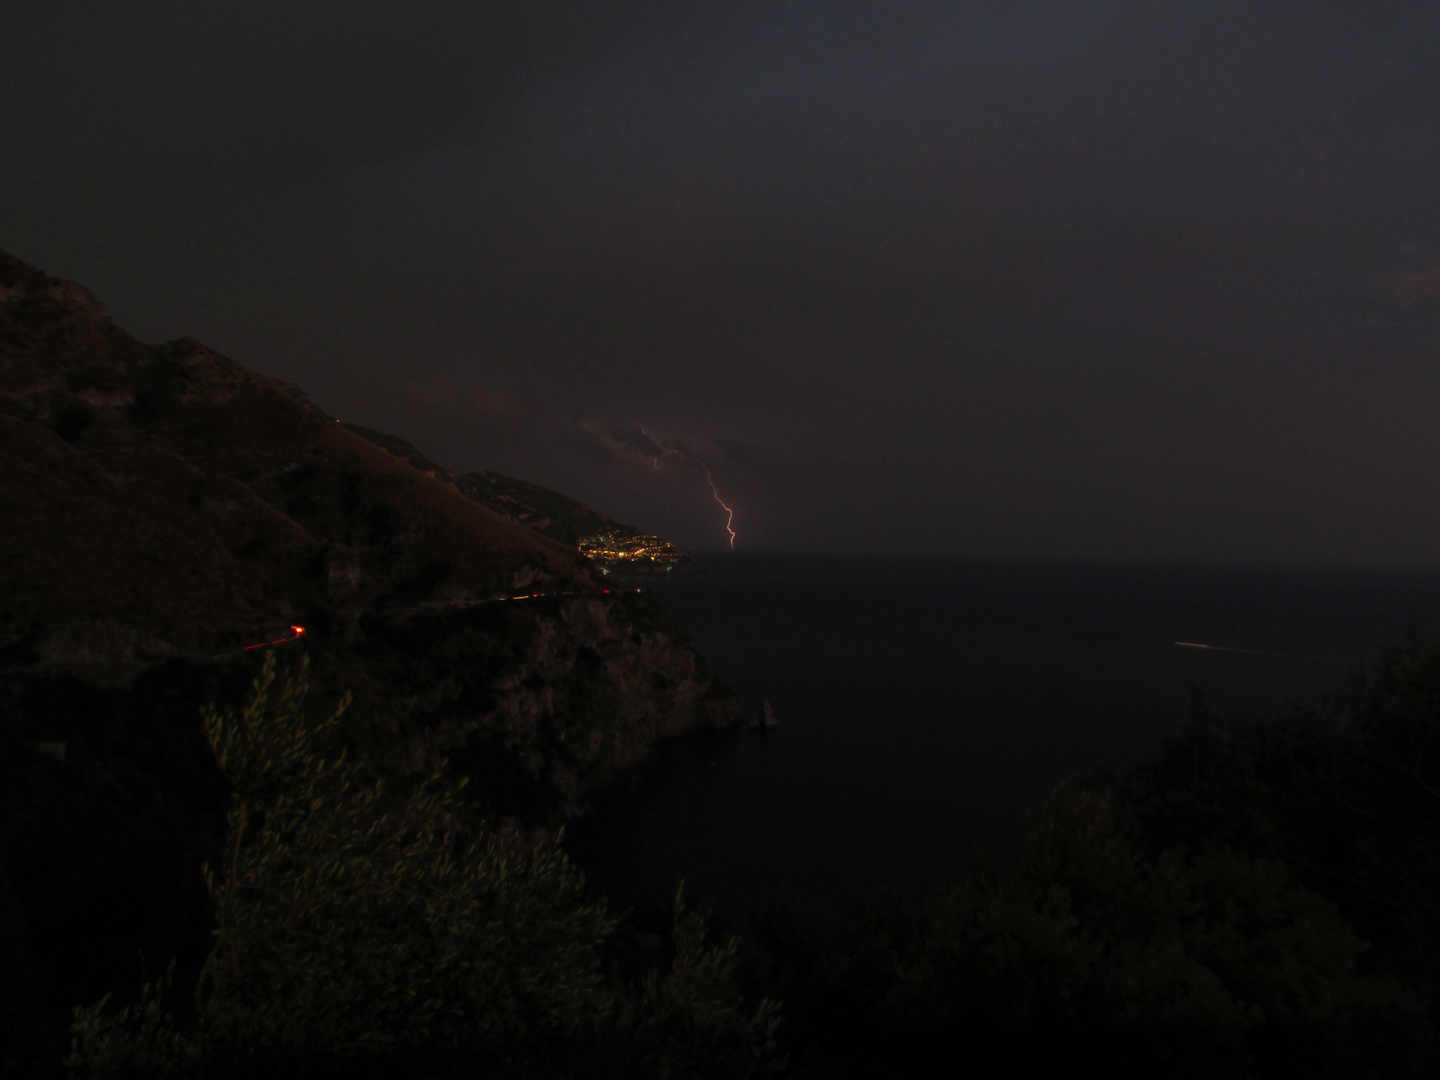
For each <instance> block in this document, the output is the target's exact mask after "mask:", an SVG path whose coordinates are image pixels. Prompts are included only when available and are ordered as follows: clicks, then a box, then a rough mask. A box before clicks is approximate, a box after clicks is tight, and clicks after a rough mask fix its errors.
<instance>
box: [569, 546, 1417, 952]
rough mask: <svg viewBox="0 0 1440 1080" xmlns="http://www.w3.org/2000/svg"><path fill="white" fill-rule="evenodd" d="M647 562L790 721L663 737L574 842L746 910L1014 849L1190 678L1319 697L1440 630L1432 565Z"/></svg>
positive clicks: (1283, 699)
mask: <svg viewBox="0 0 1440 1080" xmlns="http://www.w3.org/2000/svg"><path fill="white" fill-rule="evenodd" d="M637 584H643V585H644V586H646V587H648V588H651V589H653V590H654V591H655V592H656V593H657V594H659V595H660V596H661V598H662V599H663V601H664V603H665V605H666V607H667V608H668V609H669V611H670V613H671V615H672V616H673V618H674V619H675V621H676V622H677V623H678V624H679V625H680V626H681V627H682V628H683V629H684V630H685V631H686V632H687V633H688V634H689V635H690V637H691V639H692V640H693V641H694V642H695V645H696V646H697V647H698V648H699V650H700V652H701V653H702V655H704V656H705V657H706V659H708V660H709V661H710V663H711V664H712V665H713V666H714V667H715V668H716V670H717V671H719V673H720V674H721V676H722V677H723V678H724V679H725V680H726V681H727V682H728V683H729V684H730V685H731V686H733V687H734V688H735V690H736V691H737V693H738V694H739V695H740V699H741V702H742V704H743V706H744V709H745V711H746V714H747V716H748V715H749V714H751V713H753V712H754V710H755V709H756V708H757V707H758V705H759V703H760V701H761V700H762V699H768V700H769V701H770V702H771V703H772V704H773V706H774V709H775V713H776V715H777V717H778V718H779V720H780V724H781V726H780V727H779V728H777V729H773V730H771V731H768V732H764V733H760V732H755V731H750V730H741V731H738V732H735V733H732V734H729V735H726V736H723V737H716V738H708V737H699V738H692V739H687V740H681V741H679V742H677V743H674V744H671V745H669V746H667V747H664V748H662V750H661V752H659V753H658V754H656V755H655V757H654V759H653V760H652V761H651V762H650V763H649V764H648V765H647V766H646V767H645V768H643V769H642V770H641V771H640V772H639V773H638V774H637V776H636V777H635V778H634V780H633V781H632V782H629V783H627V784H625V785H622V786H621V787H619V788H617V789H615V790H612V791H610V792H607V793H606V794H605V795H603V796H602V797H601V798H599V799H597V800H596V802H595V809H596V812H595V814H594V815H593V816H592V817H590V818H588V819H587V820H585V821H583V822H580V823H577V824H575V825H572V826H571V828H570V831H569V837H570V848H571V850H572V852H573V853H574V854H575V856H576V858H577V860H578V861H579V862H580V863H581V865H582V866H584V867H585V869H586V871H587V872H588V873H589V875H590V877H591V880H592V881H594V882H595V883H596V884H597V885H598V886H600V887H601V888H602V889H605V890H607V891H608V892H610V894H611V895H612V896H613V897H615V898H616V899H617V900H623V899H624V898H625V897H627V896H629V895H631V894H632V893H634V892H637V891H649V892H652V893H654V894H656V895H659V896H664V895H667V894H668V893H670V892H671V891H673V889H674V886H675V881H676V879H677V878H681V877H683V878H684V879H685V881H686V889H687V892H688V893H690V894H692V895H699V896H703V897H705V898H707V899H708V900H710V901H711V902H712V903H714V904H715V905H716V906H717V908H718V909H719V911H720V912H721V914H722V915H724V916H725V917H726V918H727V919H728V920H729V921H730V922H731V924H732V925H733V926H735V927H736V928H737V929H739V928H741V927H742V926H743V924H744V919H745V916H746V914H747V912H749V911H750V910H752V909H753V908H755V907H756V906H758V904H759V903H760V902H761V901H762V900H763V899H764V898H765V896H767V895H768V894H770V893H772V892H780V893H783V894H785V895H787V896H789V897H790V898H792V899H794V900H796V901H798V902H799V903H800V904H802V905H803V906H804V907H805V908H807V909H808V910H809V911H810V912H811V913H812V915H813V916H814V917H815V918H817V919H818V920H820V921H821V922H822V923H826V924H833V923H835V922H837V921H838V920H839V919H840V918H841V917H842V915H843V912H844V910H845V907H846V905H847V903H848V897H849V895H850V894H852V893H853V892H854V891H856V890H860V891H868V890H873V889H874V888H876V887H878V886H893V887H895V888H898V889H900V890H901V891H902V893H906V894H908V895H911V896H918V895H921V894H923V893H924V892H925V891H926V890H928V889H929V888H931V887H932V886H933V885H935V884H936V883H937V882H938V881H940V880H941V879H943V878H944V877H946V876H953V875H955V874H958V873H959V872H960V871H961V870H962V869H963V867H964V864H965V860H966V856H967V854H968V852H969V850H970V848H971V846H972V844H973V843H974V842H975V841H983V842H984V843H985V844H986V846H987V847H988V848H989V849H990V850H991V851H992V852H993V853H994V854H995V855H997V856H998V857H1000V858H1001V859H1002V860H1003V859H1005V858H1006V857H1009V856H1011V855H1013V853H1014V851H1015V849H1016V847H1017V845H1018V843H1019V840H1020V837H1021V835H1022V833H1023V830H1024V821H1025V819H1024V812H1025V810H1026V809H1027V808H1030V807H1033V806H1034V805H1036V804H1037V803H1038V802H1040V801H1041V800H1042V799H1043V798H1044V797H1045V795H1046V794H1047V793H1048V791H1049V790H1050V788H1051V787H1052V786H1053V785H1054V784H1055V782H1056V781H1057V780H1059V779H1060V778H1061V777H1063V776H1065V775H1066V774H1068V773H1077V774H1080V775H1084V774H1086V773H1088V772H1089V771H1091V770H1093V769H1095V768H1096V767H1102V766H1103V767H1108V768H1111V769H1117V770H1119V769H1125V768H1128V767H1130V766H1133V765H1135V764H1137V763H1139V762H1140V761H1142V760H1143V759H1145V758H1146V757H1147V756H1149V755H1151V754H1153V753H1154V752H1155V751H1156V750H1157V749H1158V748H1159V746H1160V744H1161V740H1162V739H1163V737H1164V736H1165V735H1166V733H1168V732H1171V731H1173V730H1174V729H1175V728H1176V727H1177V726H1178V725H1179V724H1180V723H1181V722H1182V721H1183V719H1184V717H1185V715H1186V711H1187V708H1188V702H1189V688H1190V687H1191V686H1192V685H1198V686H1200V687H1202V688H1203V689H1204V690H1205V692H1206V694H1207V696H1208V697H1209V699H1210V701H1211V702H1212V704H1214V705H1215V706H1217V707H1219V708H1222V709H1230V710H1233V709H1248V710H1274V709H1278V708H1283V707H1284V706H1285V705H1286V704H1287V703H1289V702H1292V701H1297V702H1301V703H1307V704H1317V703H1319V701H1320V700H1321V698H1322V696H1323V695H1325V694H1327V693H1334V692H1336V691H1339V690H1342V689H1344V688H1345V687H1346V686H1347V685H1348V681H1349V677H1350V672H1351V671H1352V670H1353V669H1354V667H1355V666H1356V665H1357V664H1358V662H1359V661H1360V660H1361V658H1362V657H1364V658H1370V659H1373V658H1375V657H1376V655H1377V654H1378V653H1379V651H1380V650H1381V649H1383V648H1385V647H1387V646H1390V645H1396V644H1399V643H1400V642H1401V641H1402V640H1403V639H1404V637H1405V635H1406V632H1407V627H1408V624H1409V620H1410V618H1411V615H1412V613H1413V614H1414V615H1416V616H1417V617H1418V618H1419V620H1420V623H1421V627H1422V629H1429V630H1431V631H1436V630H1440V575H1437V574H1414V573H1379V572H1365V573H1361V572H1344V573H1339V572H1332V573H1319V572H1276V571H1264V570H1241V569H1213V568H1205V569H1200V568H1192V569H1177V568H1156V567H1134V566H1131V567H1124V566H1109V567H1096V566H1056V565H1018V564H999V563H976V562H959V561H944V560H930V561H895V560H886V561H882V560H866V559H838V558H819V557H792V556H760V555H729V556H714V557H710V558H708V559H707V560H706V569H705V570H704V571H703V572H701V573H698V574H693V575H683V576H677V577H673V578H664V579H660V580H658V581H657V580H656V579H654V578H649V579H637ZM1177 640H1178V641H1195V642H1207V643H1210V644H1213V645H1221V646H1228V647H1231V648H1236V649H1253V650H1258V651H1263V652H1274V653H1285V654H1291V655H1286V656H1260V655H1252V654H1248V653H1232V652H1200V651H1196V650H1191V649H1182V648H1177V647H1176V646H1175V644H1174V642H1176V641H1177Z"/></svg>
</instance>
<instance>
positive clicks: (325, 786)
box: [66, 658, 773, 1076]
mask: <svg viewBox="0 0 1440 1080" xmlns="http://www.w3.org/2000/svg"><path fill="white" fill-rule="evenodd" d="M305 690H307V684H305V668H304V667H301V670H300V672H298V675H295V677H294V678H291V680H288V681H287V683H285V684H284V687H281V685H278V684H276V677H275V664H274V658H271V660H269V661H268V662H266V665H265V668H264V671H262V674H261V677H259V678H258V680H256V683H255V693H253V697H252V698H251V701H249V704H248V706H245V708H243V710H240V711H238V713H236V711H223V713H222V711H217V710H213V708H210V710H206V713H204V729H206V733H207V737H209V742H210V747H212V749H213V752H215V756H216V760H217V762H219V765H220V769H222V770H223V772H225V775H226V778H228V779H229V780H230V783H232V785H233V796H232V805H230V811H229V819H228V835H226V842H225V852H223V861H222V863H220V864H217V865H213V867H212V865H204V868H203V870H204V880H206V886H207V888H209V891H210V897H212V901H213V904H215V912H216V923H217V926H216V930H215V945H213V948H212V950H210V955H209V959H207V960H206V963H204V968H203V971H202V973H200V979H199V985H197V986H196V989H194V1015H196V1021H194V1024H193V1025H186V1027H181V1025H177V1024H176V1021H174V1018H173V1015H171V1012H168V1011H167V1009H166V1008H164V1005H166V1001H167V995H168V994H170V992H171V989H173V988H171V979H173V965H171V969H170V971H168V972H167V975H166V976H164V978H161V979H158V981H156V982H147V984H145V985H144V986H143V991H141V996H140V1001H138V1002H135V1004H131V1005H128V1007H125V1008H121V1009H118V1011H108V1009H107V1007H108V995H107V998H105V999H102V1001H101V1002H99V1004H96V1005H89V1007H79V1008H76V1009H75V1022H73V1025H72V1034H73V1045H72V1054H71V1058H69V1061H68V1063H66V1064H68V1066H69V1067H71V1068H72V1070H75V1071H76V1073H81V1074H86V1076H107V1074H115V1073H121V1071H127V1070H138V1071H151V1073H161V1074H170V1073H176V1071H181V1070H192V1068H196V1067H203V1066H207V1064H209V1066H210V1067H220V1066H222V1064H228V1066H232V1067H233V1066H235V1064H236V1063H243V1061H245V1060H251V1061H253V1063H255V1064H256V1066H259V1064H261V1063H275V1061H287V1060H292V1061H300V1060H305V1058H310V1057H314V1056H317V1054H321V1056H328V1057H337V1056H340V1057H343V1056H353V1054H367V1056H372V1057H373V1056H376V1054H384V1053H393V1051H397V1050H405V1048H416V1050H419V1048H435V1047H441V1045H442V1047H448V1048H449V1050H452V1051H455V1053H462V1051H464V1053H477V1051H480V1050H484V1048H485V1047H491V1048H494V1047H517V1045H518V1047H524V1045H527V1044H528V1045H531V1047H539V1045H540V1041H543V1040H559V1041H560V1043H575V1044H580V1043H585V1044H590V1045H599V1044H600V1043H602V1041H606V1040H608V1041H609V1044H611V1045H612V1048H619V1050H636V1048H639V1050H644V1051H645V1053H647V1056H648V1060H651V1063H652V1066H654V1067H655V1068H658V1070H661V1071H664V1070H665V1068H668V1067H670V1063H671V1061H672V1060H678V1058H680V1057H684V1054H683V1053H680V1051H681V1050H683V1048H684V1047H691V1045H700V1044H704V1045H713V1044H716V1043H717V1041H719V1040H723V1038H727V1037H729V1040H730V1043H732V1044H733V1043H736V1041H740V1043H744V1047H746V1050H749V1048H750V1045H752V1044H753V1043H755V1040H756V1038H757V1040H759V1041H760V1044H763V1041H765V1038H766V1035H768V1034H769V1030H772V1028H773V1007H770V1005H763V1007H762V1011H760V1014H752V1012H746V1009H744V1005H743V1002H742V1001H740V998H739V994H737V992H736V991H734V986H733V975H732V968H733V962H734V948H736V946H734V943H733V942H730V943H721V945H720V946H719V948H717V946H713V945H710V943H708V942H707V940H706V939H704V935H703V933H700V932H698V927H700V926H701V924H703V922H704V913H703V912H700V910H694V909H688V907H687V906H685V904H684V901H683V897H680V896H677V900H675V909H674V920H675V922H674V932H672V937H674V960H672V963H671V965H670V968H668V971H665V972H664V973H661V972H651V973H649V976H648V978H647V979H645V981H644V982H642V985H641V986H639V988H638V989H635V991H631V989H628V988H624V986H621V988H616V986H613V985H611V984H609V982H608V981H606V978H605V975H603V972H602V966H600V948H602V945H603V943H605V940H606V937H608V936H609V935H611V933H612V932H613V929H615V926H616V920H615V917H613V916H611V914H609V913H608V912H606V910H605V909H603V906H600V904H593V903H589V901H586V899H585V896H583V880H582V876H580V874H579V871H577V870H575V867H573V865H572V864H570V863H569V860H567V858H566V857H564V854H563V851H562V850H560V845H559V841H560V837H559V834H546V832H537V834H531V835H526V834H524V832H521V831H520V829H516V828H503V827H492V825H480V824H475V822H472V821H467V818H465V815H464V808H462V805H461V802H459V799H458V798H456V796H458V788H452V786H446V785H445V783H444V780H442V776H441V773H435V775H433V776H431V778H428V779H426V780H425V782H422V783H419V785H416V786H415V789H413V791H410V792H408V793H403V795H396V793H393V792H387V791H386V789H384V786H383V782H380V780H374V782H367V780H366V779H364V778H363V775H361V772H360V770H359V768H357V766H354V765H353V763H351V762H348V760H347V759H346V753H344V752H343V750H341V752H338V753H327V750H325V747H327V736H328V733H331V730H333V729H334V726H336V724H337V723H338V719H340V716H341V714H343V711H344V704H341V707H340V708H337V710H336V713H333V714H331V716H330V717H327V719H324V720H323V721H320V723H312V721H308V720H307V717H305V710H304V704H305ZM462 786H464V782H461V785H459V788H462ZM618 1001H619V1002H621V1004H622V1005H626V1015H625V1018H624V1020H625V1022H624V1024H622V1022H621V1018H619V1017H618V1008H616V1002H618ZM524 1053H528V1051H524ZM547 1053H549V1051H547ZM544 1056H546V1054H544V1053H541V1054H540V1057H544Z"/></svg>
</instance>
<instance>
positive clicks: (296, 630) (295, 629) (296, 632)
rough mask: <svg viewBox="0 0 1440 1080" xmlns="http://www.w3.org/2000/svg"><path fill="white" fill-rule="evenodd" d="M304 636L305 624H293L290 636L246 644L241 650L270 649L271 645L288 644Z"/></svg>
mask: <svg viewBox="0 0 1440 1080" xmlns="http://www.w3.org/2000/svg"><path fill="white" fill-rule="evenodd" d="M304 636H305V627H303V626H292V627H290V636H289V637H282V638H276V639H275V640H274V641H262V642H260V643H259V644H258V645H246V646H245V647H244V648H243V649H241V650H240V651H241V652H249V651H250V650H251V649H268V648H269V647H270V646H271V645H288V644H290V642H292V641H299V640H300V639H301V638H302V637H304Z"/></svg>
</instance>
